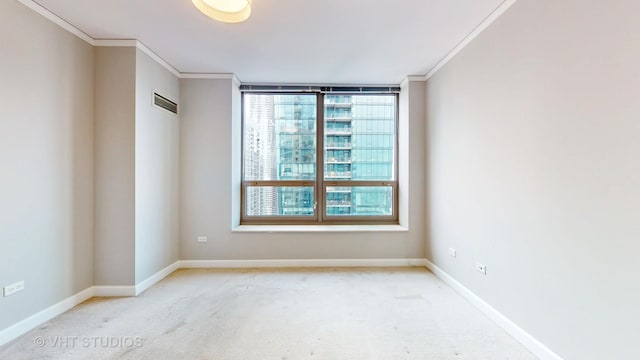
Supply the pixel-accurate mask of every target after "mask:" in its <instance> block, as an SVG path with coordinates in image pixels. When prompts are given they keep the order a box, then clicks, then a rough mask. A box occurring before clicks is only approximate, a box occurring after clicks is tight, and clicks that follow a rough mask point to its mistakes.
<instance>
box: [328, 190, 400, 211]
mask: <svg viewBox="0 0 640 360" xmlns="http://www.w3.org/2000/svg"><path fill="white" fill-rule="evenodd" d="M326 204H327V205H326V206H327V215H328V216H391V215H392V214H393V188H392V187H391V186H339V187H332V186H327V197H326Z"/></svg>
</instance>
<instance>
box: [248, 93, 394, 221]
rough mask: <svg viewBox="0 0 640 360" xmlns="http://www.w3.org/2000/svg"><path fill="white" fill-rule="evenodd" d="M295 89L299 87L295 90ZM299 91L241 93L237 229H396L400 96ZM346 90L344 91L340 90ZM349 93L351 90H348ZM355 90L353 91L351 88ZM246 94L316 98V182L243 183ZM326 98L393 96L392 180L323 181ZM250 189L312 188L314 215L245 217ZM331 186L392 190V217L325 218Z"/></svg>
mask: <svg viewBox="0 0 640 360" xmlns="http://www.w3.org/2000/svg"><path fill="white" fill-rule="evenodd" d="M296 88H298V87H296ZM299 88H301V89H300V90H298V89H295V90H291V89H287V90H284V89H282V88H278V89H279V90H277V91H276V90H273V88H271V91H269V90H264V89H260V90H254V89H251V86H248V88H247V89H244V90H242V89H241V90H242V92H241V132H240V134H241V156H240V157H241V175H240V179H241V186H240V225H241V226H242V225H277V226H286V225H294V226H295V225H315V226H324V225H327V226H331V225H399V224H400V223H399V190H398V184H399V179H398V177H399V170H398V167H399V166H398V161H399V154H398V153H399V149H400V147H399V141H398V139H399V122H400V119H399V115H400V110H399V107H400V99H399V93H398V92H395V91H393V90H394V89H395V88H393V87H389V91H381V89H383V90H386V88H381V87H372V88H371V89H375V91H366V92H365V91H362V90H363V88H362V87H360V88H357V89H359V90H360V91H332V88H328V87H322V88H317V89H316V88H314V89H311V87H308V88H307V87H299ZM343 89H346V88H343ZM348 89H352V88H348ZM353 89H356V88H353ZM245 94H262V95H301V94H308V95H311V94H315V95H316V119H315V121H316V168H315V175H316V179H315V180H313V181H312V180H244V178H245V177H244V175H245V173H244V171H245V163H244V162H245V157H244V154H245V153H244V147H245V136H244V135H245V132H244V131H245V128H244V126H245ZM326 95H345V96H355V95H387V96H389V95H392V96H394V107H395V115H394V151H393V180H384V181H378V180H374V181H369V180H340V181H336V180H325V179H324V177H325V176H324V172H325V163H324V153H325V148H324V138H325V137H324V130H325V116H324V109H325V102H324V100H325V96H326ZM249 186H301V187H302V186H304V187H313V188H314V199H315V205H314V215H313V216H281V215H278V216H248V215H247V206H246V194H247V188H248V187H249ZM331 186H348V187H350V186H365V187H367V186H371V187H373V186H386V187H391V188H392V191H391V194H392V205H393V206H392V209H391V211H392V213H391V215H388V216H368V215H356V216H340V215H333V216H332V215H328V214H327V213H326V212H327V206H326V203H325V198H326V191H327V187H331Z"/></svg>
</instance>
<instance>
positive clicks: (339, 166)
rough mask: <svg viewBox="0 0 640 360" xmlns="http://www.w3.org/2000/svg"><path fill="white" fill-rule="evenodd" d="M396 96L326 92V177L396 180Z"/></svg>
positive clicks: (335, 178)
mask: <svg viewBox="0 0 640 360" xmlns="http://www.w3.org/2000/svg"><path fill="white" fill-rule="evenodd" d="M395 99H396V97H395V96H394V95H326V96H325V104H324V117H325V119H324V124H325V128H324V159H325V164H324V169H325V173H324V179H325V180H393V179H394V163H393V161H394V151H395V149H394V147H395V123H396V101H395Z"/></svg>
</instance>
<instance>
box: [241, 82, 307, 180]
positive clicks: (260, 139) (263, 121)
mask: <svg viewBox="0 0 640 360" xmlns="http://www.w3.org/2000/svg"><path fill="white" fill-rule="evenodd" d="M243 119H244V129H243V136H244V141H243V149H244V154H243V160H244V180H315V177H316V96H315V95H308V94H300V95H273V94H245V95H244V117H243Z"/></svg>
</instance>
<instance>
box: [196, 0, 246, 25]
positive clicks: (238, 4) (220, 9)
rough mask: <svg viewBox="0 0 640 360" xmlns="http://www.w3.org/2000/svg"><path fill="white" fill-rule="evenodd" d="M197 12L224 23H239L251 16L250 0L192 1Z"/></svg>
mask: <svg viewBox="0 0 640 360" xmlns="http://www.w3.org/2000/svg"><path fill="white" fill-rule="evenodd" d="M192 1H193V5H195V6H196V7H197V8H198V10H200V11H201V12H202V13H203V14H205V15H207V16H208V17H210V18H212V19H214V20H218V21H222V22H226V23H239V22H243V21H245V20H247V19H248V18H249V16H251V5H252V4H251V2H252V0H192Z"/></svg>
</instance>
